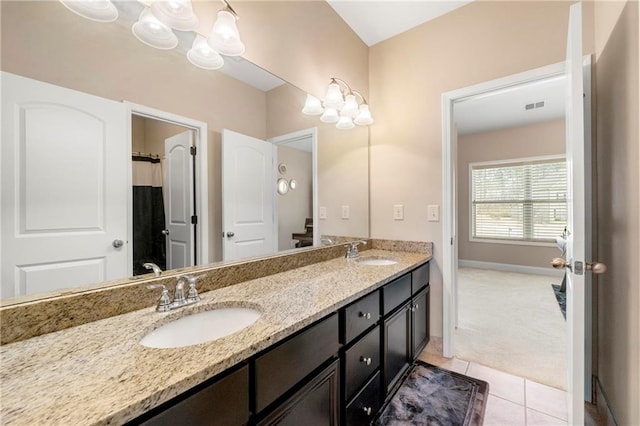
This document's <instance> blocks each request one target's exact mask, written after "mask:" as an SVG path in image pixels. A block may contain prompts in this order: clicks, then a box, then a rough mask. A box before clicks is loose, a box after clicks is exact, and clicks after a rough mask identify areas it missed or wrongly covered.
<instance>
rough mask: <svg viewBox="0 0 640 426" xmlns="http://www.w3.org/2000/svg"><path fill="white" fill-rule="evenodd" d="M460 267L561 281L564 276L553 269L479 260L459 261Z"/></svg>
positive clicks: (561, 272)
mask: <svg viewBox="0 0 640 426" xmlns="http://www.w3.org/2000/svg"><path fill="white" fill-rule="evenodd" d="M458 266H459V267H461V268H477V269H492V270H495V271H505V272H519V273H521V274H536V275H549V276H552V277H556V278H560V279H562V276H563V275H564V272H563V271H559V270H557V269H553V268H551V267H549V268H542V267H538V266H524V265H513V264H510V263H494V262H482V261H479V260H463V259H460V260H458Z"/></svg>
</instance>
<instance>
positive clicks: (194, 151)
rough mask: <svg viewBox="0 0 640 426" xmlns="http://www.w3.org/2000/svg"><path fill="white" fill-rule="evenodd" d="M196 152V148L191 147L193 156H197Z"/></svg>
mask: <svg viewBox="0 0 640 426" xmlns="http://www.w3.org/2000/svg"><path fill="white" fill-rule="evenodd" d="M196 151H197V149H196V147H195V146H192V147H191V155H196Z"/></svg>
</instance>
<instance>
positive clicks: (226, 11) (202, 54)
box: [60, 0, 245, 70]
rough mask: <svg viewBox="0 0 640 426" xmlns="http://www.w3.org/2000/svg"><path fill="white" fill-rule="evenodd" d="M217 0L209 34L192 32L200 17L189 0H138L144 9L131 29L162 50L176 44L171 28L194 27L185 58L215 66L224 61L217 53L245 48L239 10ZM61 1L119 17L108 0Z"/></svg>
mask: <svg viewBox="0 0 640 426" xmlns="http://www.w3.org/2000/svg"><path fill="white" fill-rule="evenodd" d="M220 1H221V2H222V3H223V4H224V7H223V8H222V9H221V10H219V11H218V13H217V19H216V21H215V22H214V24H213V27H212V29H211V33H210V34H209V36H208V37H207V36H204V35H201V34H198V33H197V32H195V30H196V29H197V28H198V22H199V19H198V16H197V15H196V14H195V12H194V11H193V5H192V4H191V0H138V2H139V3H141V4H142V5H143V6H144V9H143V10H142V12H141V13H140V15H139V17H138V21H137V22H136V23H134V24H133V26H132V28H131V30H132V32H133V34H134V35H135V36H136V38H137V39H138V40H140V41H141V42H143V43H144V44H146V45H148V46H151V47H155V48H156V49H162V50H169V49H173V48H175V47H176V46H178V44H179V40H178V37H177V36H176V34H175V33H174V30H176V31H193V32H194V33H195V39H194V40H193V44H192V46H191V49H189V51H188V52H187V59H188V60H189V62H191V63H192V64H193V65H195V66H197V67H199V68H202V69H205V70H216V69H219V68H222V66H223V65H224V59H223V58H222V56H220V55H225V56H240V55H242V54H243V53H244V51H245V46H244V43H242V41H241V40H240V33H239V31H238V27H237V25H236V21H238V19H239V18H238V14H237V13H236V12H235V10H233V8H232V7H231V5H230V4H229V2H228V1H227V0H220ZM60 2H61V3H62V4H63V5H64V6H65V7H67V8H68V9H69V10H71V11H72V12H74V13H76V14H78V15H80V16H82V17H84V18H87V19H91V20H94V21H100V22H112V21H115V20H116V19H117V18H118V8H117V7H116V5H114V3H112V1H111V0H60ZM117 3H118V2H116V4H117ZM122 10H125V9H122ZM123 13H124V12H123Z"/></svg>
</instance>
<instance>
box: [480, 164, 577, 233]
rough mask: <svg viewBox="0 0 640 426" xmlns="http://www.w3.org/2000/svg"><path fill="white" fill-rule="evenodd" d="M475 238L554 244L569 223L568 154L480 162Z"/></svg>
mask: <svg viewBox="0 0 640 426" xmlns="http://www.w3.org/2000/svg"><path fill="white" fill-rule="evenodd" d="M470 173H471V240H483V239H488V240H509V241H527V242H553V241H555V237H556V236H559V235H562V233H563V231H564V228H565V226H566V224H567V166H566V161H565V159H564V158H557V157H556V158H548V157H547V158H528V159H524V160H516V161H509V162H500V163H497V162H493V163H475V164H471V165H470Z"/></svg>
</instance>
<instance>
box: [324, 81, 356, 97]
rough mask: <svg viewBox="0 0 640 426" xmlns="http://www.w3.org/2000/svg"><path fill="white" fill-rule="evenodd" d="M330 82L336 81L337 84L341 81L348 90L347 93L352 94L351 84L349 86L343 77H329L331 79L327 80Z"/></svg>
mask: <svg viewBox="0 0 640 426" xmlns="http://www.w3.org/2000/svg"><path fill="white" fill-rule="evenodd" d="M331 83H336V84H338V86H339V85H340V84H339V83H342V84H343V85H344V86H345V87H346V88H347V89H348V90H349V92H348V94H353V90H351V86H349V84H348V83H347V82H346V81H344V80H343V79H341V78H338V77H331V81H330V82H329V84H331Z"/></svg>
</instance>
